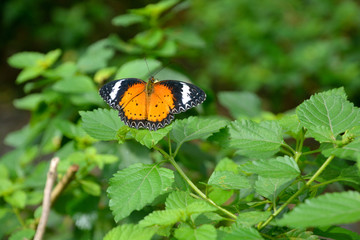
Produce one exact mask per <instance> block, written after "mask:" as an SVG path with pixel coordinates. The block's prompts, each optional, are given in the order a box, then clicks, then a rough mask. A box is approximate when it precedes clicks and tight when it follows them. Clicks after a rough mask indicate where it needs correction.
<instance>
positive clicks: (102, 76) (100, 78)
mask: <svg viewBox="0 0 360 240" xmlns="http://www.w3.org/2000/svg"><path fill="white" fill-rule="evenodd" d="M115 72H116V67H107V68H102V69H100V70H98V71H97V72H96V73H95V75H94V81H95V82H96V83H99V84H100V83H103V82H104V81H105V80H106V79H108V78H110V77H111V76H112V75H113V74H114V73H115Z"/></svg>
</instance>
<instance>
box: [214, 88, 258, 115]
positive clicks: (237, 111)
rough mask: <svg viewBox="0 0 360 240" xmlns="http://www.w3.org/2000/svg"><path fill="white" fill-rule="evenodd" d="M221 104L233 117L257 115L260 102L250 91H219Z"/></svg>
mask: <svg viewBox="0 0 360 240" xmlns="http://www.w3.org/2000/svg"><path fill="white" fill-rule="evenodd" d="M218 97H219V101H220V103H221V105H223V106H225V107H226V108H227V109H229V111H230V113H231V116H233V117H234V118H235V119H237V118H240V117H250V118H252V117H257V116H259V115H260V114H261V102H260V99H259V97H258V96H256V95H255V94H254V93H252V92H219V93H218Z"/></svg>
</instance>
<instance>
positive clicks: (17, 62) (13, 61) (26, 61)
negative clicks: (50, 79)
mask: <svg viewBox="0 0 360 240" xmlns="http://www.w3.org/2000/svg"><path fill="white" fill-rule="evenodd" d="M44 57H45V55H44V54H42V53H38V52H19V53H16V54H14V55H12V56H11V57H9V59H8V63H9V65H10V66H12V67H14V68H27V67H34V66H36V65H37V64H38V63H39V62H40V61H41V60H42V59H43V58H44Z"/></svg>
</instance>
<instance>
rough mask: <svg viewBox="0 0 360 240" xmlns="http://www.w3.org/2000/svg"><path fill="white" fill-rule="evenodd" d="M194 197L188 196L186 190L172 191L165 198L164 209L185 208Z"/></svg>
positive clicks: (193, 200)
mask: <svg viewBox="0 0 360 240" xmlns="http://www.w3.org/2000/svg"><path fill="white" fill-rule="evenodd" d="M195 201H196V199H194V198H193V197H191V196H190V194H189V193H188V192H184V191H174V192H172V193H171V194H169V196H168V197H167V198H166V202H165V206H166V209H179V208H180V209H185V208H186V207H187V206H188V205H189V204H191V203H193V202H195Z"/></svg>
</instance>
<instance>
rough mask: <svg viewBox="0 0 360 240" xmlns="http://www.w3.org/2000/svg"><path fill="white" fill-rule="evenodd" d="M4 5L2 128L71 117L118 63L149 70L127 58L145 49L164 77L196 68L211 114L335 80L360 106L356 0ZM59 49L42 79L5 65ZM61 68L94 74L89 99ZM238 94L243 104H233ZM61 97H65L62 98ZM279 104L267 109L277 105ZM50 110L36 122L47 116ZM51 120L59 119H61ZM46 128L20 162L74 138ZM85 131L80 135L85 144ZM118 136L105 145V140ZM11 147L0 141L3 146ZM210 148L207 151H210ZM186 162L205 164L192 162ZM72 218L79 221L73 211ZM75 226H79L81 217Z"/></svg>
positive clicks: (298, 94)
mask: <svg viewBox="0 0 360 240" xmlns="http://www.w3.org/2000/svg"><path fill="white" fill-rule="evenodd" d="M156 3H158V4H156ZM131 9H133V10H131ZM134 9H135V10H134ZM0 10H1V14H0V15H1V20H2V21H1V28H2V30H1V37H0V47H1V66H0V72H1V81H0V111H1V114H0V122H1V128H0V136H1V139H4V138H5V136H6V134H7V133H9V132H12V131H14V130H18V129H20V128H21V127H22V126H23V125H25V124H26V123H28V122H29V121H30V120H31V123H32V124H33V125H32V126H30V128H31V127H34V125H36V124H34V123H36V122H41V121H42V120H44V119H51V117H53V116H54V114H58V116H57V117H59V118H60V119H61V120H64V119H65V120H66V121H70V122H74V123H76V122H77V121H78V119H79V116H78V111H79V110H89V109H93V108H95V107H105V105H101V104H102V102H100V103H99V102H98V99H97V98H95V95H97V93H96V91H95V88H98V87H99V86H101V85H102V83H103V82H104V81H105V80H108V79H110V80H112V79H113V78H114V77H113V75H114V74H115V72H117V74H115V75H117V76H119V77H121V76H122V75H121V74H122V73H124V72H126V71H127V70H128V69H130V66H133V67H134V66H136V68H135V69H139V68H138V67H139V66H143V67H141V69H143V70H142V72H140V73H137V75H139V76H145V77H146V76H148V75H149V73H148V71H147V69H146V65H145V61H144V62H140V63H139V62H137V63H136V64H135V65H134V64H133V65H127V64H128V63H129V62H131V61H132V60H138V61H139V59H140V60H141V61H142V59H143V58H144V57H146V58H147V59H148V62H149V65H150V68H151V69H152V66H153V65H154V66H155V67H154V68H156V66H157V67H159V62H157V61H155V60H153V59H156V60H158V61H160V62H162V63H163V64H164V65H167V66H168V68H169V69H165V70H163V72H162V73H160V74H158V76H157V77H159V78H160V80H163V78H162V76H166V78H173V79H175V80H186V79H189V80H191V81H192V82H194V83H195V84H196V85H198V86H200V87H201V88H203V89H204V90H205V91H206V93H207V95H208V99H207V101H206V102H205V103H204V104H203V105H202V107H203V109H202V110H203V114H206V115H225V116H227V117H230V118H232V119H234V118H238V117H240V116H244V115H245V116H247V117H259V115H261V113H260V111H261V109H263V110H266V111H267V112H271V113H273V114H278V113H283V112H286V111H290V110H292V109H293V108H294V107H296V106H297V105H299V104H300V103H301V102H303V101H304V100H305V99H307V98H308V97H309V96H310V95H312V94H313V93H315V92H319V91H323V90H327V89H331V88H335V87H340V86H344V88H345V91H346V93H347V94H348V95H349V100H350V101H352V102H354V103H355V105H356V106H359V105H360V93H359V90H360V76H359V75H360V4H359V2H358V1H351V0H336V1H335V0H328V1H318V0H307V1H305V0H303V1H300V0H278V1H270V0H264V1H261V2H254V1H250V0H237V1H234V0H213V1H206V0H194V1H180V0H167V1H162V2H161V3H159V1H145V0H140V1H131V0H122V1H115V0H106V1H100V0H91V1H66V0H65V1H46V0H33V1H25V0H7V1H1V3H0ZM54 49H61V51H62V54H61V56H60V60H59V61H58V62H57V63H54V66H55V67H56V68H52V69H45V70H44V69H43V72H42V73H41V74H42V75H41V74H39V75H37V76H35V77H34V78H35V79H40V80H41V81H39V83H40V85H36V84H33V83H31V82H30V83H29V82H26V81H29V80H32V79H25V78H23V79H19V73H20V70H19V69H15V68H12V67H10V66H9V64H8V62H7V61H8V60H7V59H8V58H9V57H10V56H12V55H13V54H15V53H17V52H22V51H36V52H41V53H47V52H49V51H50V50H54ZM51 64H53V63H51ZM13 65H16V64H14V63H13ZM60 68H61V69H62V70H63V72H64V73H65V72H66V71H68V72H71V71H73V72H74V73H75V72H76V74H77V75H76V76H78V77H79V76H80V77H79V79H78V80H79V82H80V80H81V81H83V82H84V83H89V81H90V80H91V81H90V85H89V89H90V90H91V94H92V95H91V94H90V95H86V94H85V93H84V95H80V96H83V97H84V98H83V99H80V100H79V98H77V99H75V98H71V99H70V97H71V96H70V95H71V94H72V93H71V92H70V93H68V92H67V89H66V88H64V86H66V85H61V84H62V83H63V84H65V83H66V84H69V82H68V81H67V79H65V78H66V77H64V76H63V75H61V74H60V70H58V69H60ZM65 69H66V70H65ZM69 69H70V70H71V71H70V70H69ZM104 69H105V70H104ZM170 69H172V70H170ZM48 70H49V71H48ZM102 70H104V71H103V72H101V71H102ZM57 71H58V72H57ZM99 71H100V74H99ZM129 71H130V70H129ZM56 74H58V75H56ZM39 76H40V77H39ZM99 76H100V77H99ZM67 77H68V76H67ZM134 77H138V76H134ZM16 79H17V80H16ZM59 79H60V80H59ZM89 79H90V80H89ZM16 81H17V83H16ZM25 82H26V83H25ZM59 83H60V84H59ZM41 84H43V85H41ZM85 88H86V87H85ZM85 88H84V89H85ZM84 89H80V90H79V93H80V94H83V92H81V91H82V90H84ZM49 90H50V91H49ZM75 90H76V89H75ZM85 90H86V91H87V90H88V89H85ZM85 90H84V92H86V91H85ZM42 91H43V92H44V93H45V94H47V93H49V92H51V94H52V95H51V94H49V95H41V98H43V97H44V96H45V97H54V96H55V97H54V98H53V99H50V98H49V100H48V99H41V100H37V101H38V102H35V103H34V102H32V103H28V102H26V101H22V102H19V101H18V102H17V103H16V104H17V107H18V108H20V109H23V110H18V109H16V108H15V107H14V106H13V101H14V99H18V98H21V97H23V96H26V95H27V94H29V93H38V92H42ZM46 91H48V92H46ZM224 91H243V92H242V94H241V95H237V93H234V94H224ZM252 93H255V94H256V95H257V96H259V97H260V99H258V98H257V97H256V95H253V94H252ZM97 97H98V96H97ZM234 98H235V100H234ZM68 99H70V100H69V102H67V100H68ZM237 99H239V106H233V105H229V104H227V103H229V102H236V101H237ZM33 100H34V99H33ZM47 100H48V101H47ZM57 101H58V102H59V105H56V103H57ZM247 101H249V103H248V104H247ZM244 102H245V104H244ZM61 104H63V105H61ZM239 109H240V111H239ZM24 110H30V111H32V115H31V117H30V113H29V111H24ZM64 112H65V113H64ZM273 114H269V115H272V117H274V116H275V115H273ZM54 118H55V117H54ZM51 120H52V119H51ZM44 122H45V123H44V124H43V126H40V127H39V128H43V129H45V128H46V126H52V125H49V124H47V123H46V121H44ZM53 122H55V120H54V121H53ZM53 125H54V126H58V125H57V123H54V124H53ZM54 128H55V127H54ZM49 129H50V127H48V128H47V129H46V133H45V134H44V135H45V136H41V137H39V138H43V139H42V140H41V141H40V140H39V139H35V140H34V139H31V141H29V142H31V144H29V145H31V146H33V145H35V146H36V147H38V145H39V146H40V147H39V149H41V148H44V149H45V150H44V149H41V151H42V152H41V151H39V152H41V153H34V155H36V156H31V157H29V159H31V160H28V159H27V160H26V161H25V162H26V163H25V164H28V163H30V162H31V161H32V160H33V159H37V158H40V156H41V157H44V155H45V156H46V154H50V153H53V152H56V151H58V150H59V149H60V151H61V150H62V151H65V150H63V149H64V146H66V145H65V143H67V141H68V142H70V139H71V140H73V139H72V138H73V136H67V135H66V134H64V135H65V136H66V137H63V136H62V135H61V134H63V133H58V132H57V131H58V129H56V130H54V129H50V130H49ZM24 131H25V130H24ZM31 131H32V130H31ZM34 131H35V130H34ZM36 131H38V132H41V131H43V130H41V131H40V130H36ZM36 131H35V132H36ZM44 132H45V130H44ZM20 133H21V132H20ZM25 133H26V132H25ZM47 133H48V134H47ZM21 134H22V133H21ZM39 134H40V133H39ZM60 135H61V137H63V138H62V140H61V137H59V136H60ZM55 137H58V139H60V140H59V142H58V143H56V144H53V145H51V146H48V145H47V141H48V139H55ZM18 138H19V134H18V135H16V136H15V134H14V135H13V136H12V137H10V138H8V141H7V143H8V145H11V146H16V147H19V148H20V147H23V146H18V145H20V144H18V145H17V141H14V139H18ZM44 139H45V140H44ZM64 139H65V140H64ZM33 140H34V141H33ZM61 141H62V142H61ZM76 141H78V139H75V142H76ZM82 141H83V140H82ZM33 142H34V143H33ZM38 142H41V144H38ZM79 142H80V144H79V145H81V144H84V145H86V144H89V143H88V142H86V141H83V142H81V141H79ZM84 142H85V143H84ZM9 143H10V144H9ZM36 144H37V145H36ZM89 145H90V144H89ZM44 146H45V147H44ZM86 146H87V145H86ZM27 147H29V146H26V148H27ZM77 147H78V146H77ZM82 147H83V148H85V147H84V146H80V147H79V148H80V150H83V149H81V148H82ZM112 147H114V146H107V148H108V149H111V148H112ZM187 147H188V148H184V150H183V153H182V154H183V155H182V157H183V159H182V160H181V161H183V164H184V165H186V164H187V162H186V161H187V159H188V158H190V157H189V156H190V155H194V151H195V150H196V151H198V152H201V151H200V150H199V149H195V150H193V149H191V148H192V147H193V146H191V145H189V146H187ZM120 148H121V149H119V153H117V155H119V154H120V155H121V154H122V155H126V154H128V152H131V151H130V150H131V149H135V150H134V151H133V152H137V153H139V150H138V148H137V147H136V143H133V142H129V143H126V144H123V145H121V147H120ZM10 149H12V148H11V147H9V146H7V145H5V144H4V143H3V142H1V147H0V155H3V154H4V153H6V152H7V151H9V150H10ZM129 149H130V150H129ZM205 149H206V146H205ZM209 149H211V147H209ZM35 151H36V150H35ZM89 152H90V151H89ZM209 152H211V151H209ZM37 154H38V155H37ZM139 154H140V156H135V155H134V156H135V157H134V158H136V157H138V158H139V159H141V158H142V156H147V155H149V151H148V150H147V149H146V150H144V151H143V152H141V153H139ZM201 154H204V153H201ZM206 154H208V153H206ZM213 155H215V154H212V153H209V157H208V158H209V159H210V160H211V161H213ZM219 155H220V154H219ZM217 157H218V156H217ZM144 158H145V157H144ZM179 158H180V159H181V156H180V157H179ZM8 159H10V158H8ZM199 159H200V158H199ZM9 161H10V160H9ZM18 161H20V160H18ZM21 161H22V160H21ZM121 164H123V163H121ZM126 164H128V163H125V165H126ZM188 164H189V168H192V170H193V171H199V172H202V173H203V175H205V174H206V169H205V168H204V165H203V164H204V163H202V162H199V161H198V162H192V163H190V161H189V162H188ZM191 164H192V165H196V164H198V165H197V166H195V167H194V166H190V165H191ZM117 167H118V166H117ZM46 169H47V168H46V167H43V169H42V170H39V171H42V172H44V173H45V172H46ZM28 171H29V172H31V171H30V170H28ZM20 175H21V174H19V176H20ZM24 175H26V174H24ZM104 175H105V177H104V178H101V180H100V181H102V182H106V181H107V180H108V178H109V177H110V176H111V171H109V172H107V173H106V172H105V173H104ZM19 176H16V177H19ZM40 185H41V184H40ZM39 189H40V190H41V188H40V187H39ZM40 190H39V191H40ZM102 193H103V192H102ZM99 194H100V193H99ZM65 197H67V196H65ZM87 197H88V196H87ZM90 200H91V199H90ZM96 201H98V200H96ZM96 201H94V202H95V203H94V205H95V206H97V205H96V204H97V202H96ZM81 204H82V203H81V201H80V200H79V202H77V203H73V205H72V206H67V207H68V209H67V210H68V211H72V209H76V208H77V207H79V206H80V205H81ZM57 207H58V208H59V206H57ZM102 207H103V208H106V207H105V206H102ZM64 208H65V207H64ZM69 209H70V210H69ZM64 211H65V210H64ZM31 214H32V213H31ZM29 215H30V214H29ZM75 215H76V214H74V216H75ZM103 215H106V216H101V217H99V219H107V220H109V219H110V220H109V221H110V222H111V221H112V216H111V214H110V213H108V212H106V213H104V214H103ZM135 218H136V216H135ZM138 218H139V217H138ZM73 220H74V221H76V217H74V219H73ZM94 221H95V220H94ZM111 224H113V223H112V222H111ZM111 224H109V225H111ZM69 225H71V224H70V223H69ZM104 225H105V224H104ZM78 227H79V226H78ZM107 227H108V226H107ZM76 231H80V228H77V229H76ZM75 235H76V234H75ZM80 235H81V234H80ZM82 236H85V237H86V236H87V235H82ZM52 239H55V238H52ZM77 239H80V238H77Z"/></svg>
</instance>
